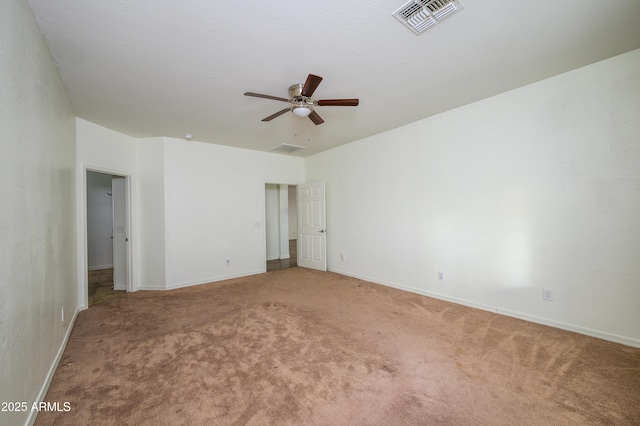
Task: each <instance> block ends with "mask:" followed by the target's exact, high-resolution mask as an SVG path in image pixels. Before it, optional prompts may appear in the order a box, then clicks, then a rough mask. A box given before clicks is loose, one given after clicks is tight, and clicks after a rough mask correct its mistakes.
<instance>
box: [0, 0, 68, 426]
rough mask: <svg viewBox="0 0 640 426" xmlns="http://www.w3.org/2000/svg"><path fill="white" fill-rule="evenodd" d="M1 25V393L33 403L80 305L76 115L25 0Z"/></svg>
mask: <svg viewBox="0 0 640 426" xmlns="http://www.w3.org/2000/svg"><path fill="white" fill-rule="evenodd" d="M0 28H1V29H2V30H1V31H2V35H1V36H0V99H1V101H0V182H1V183H0V198H1V199H2V202H1V203H0V234H1V238H0V252H1V253H2V256H0V294H1V295H2V297H0V354H1V356H2V363H1V364H0V383H1V384H2V385H1V386H0V401H14V402H15V401H17V402H26V403H27V404H28V408H29V410H30V409H31V404H32V403H33V402H34V400H36V399H37V398H39V396H40V392H41V390H42V387H43V383H45V382H46V380H47V377H48V374H49V372H50V369H51V367H52V366H53V364H54V363H55V361H56V356H57V354H58V351H59V350H60V348H61V345H62V344H63V341H64V338H65V334H66V332H67V331H68V329H69V326H70V324H71V320H72V318H73V316H74V314H75V312H76V307H77V300H76V290H77V284H76V283H77V276H76V274H77V270H76V239H75V237H76V234H75V220H76V216H75V179H74V176H75V174H74V168H75V124H74V123H75V120H74V115H73V111H72V109H71V106H70V104H69V102H68V100H67V97H66V95H65V92H64V89H63V87H62V84H61V83H60V80H59V78H58V74H57V72H56V69H55V67H54V64H53V61H52V59H51V56H50V54H49V51H48V48H47V46H46V44H45V42H44V40H43V38H42V36H41V34H40V32H39V30H38V28H37V26H36V24H35V21H34V19H33V16H32V15H31V11H30V10H29V7H28V5H27V2H26V1H23V0H6V1H2V2H0ZM63 309H64V319H63V318H62V310H63ZM30 415H32V413H30V412H29V411H27V412H24V411H21V412H0V423H1V424H7V425H8V424H20V423H24V422H25V421H26V420H27V419H28V417H29V416H30Z"/></svg>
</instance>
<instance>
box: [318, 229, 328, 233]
mask: <svg viewBox="0 0 640 426" xmlns="http://www.w3.org/2000/svg"><path fill="white" fill-rule="evenodd" d="M318 232H319V233H321V234H322V233H324V232H327V230H326V229H321V230H319V231H318Z"/></svg>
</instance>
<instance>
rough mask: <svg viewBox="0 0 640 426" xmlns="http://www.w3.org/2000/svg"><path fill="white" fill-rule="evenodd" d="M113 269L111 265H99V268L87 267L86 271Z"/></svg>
mask: <svg viewBox="0 0 640 426" xmlns="http://www.w3.org/2000/svg"><path fill="white" fill-rule="evenodd" d="M111 268H113V264H111V265H100V266H89V267H88V268H87V269H89V270H90V271H99V270H100V269H111Z"/></svg>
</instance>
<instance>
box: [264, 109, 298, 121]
mask: <svg viewBox="0 0 640 426" xmlns="http://www.w3.org/2000/svg"><path fill="white" fill-rule="evenodd" d="M289 111H291V108H285V109H282V110H280V111H278V112H276V113H275V114H271V115H270V116H268V117H266V118H263V119H262V121H271V120H273V119H274V118H276V117H280V116H281V115H282V114H284V113H285V112H289Z"/></svg>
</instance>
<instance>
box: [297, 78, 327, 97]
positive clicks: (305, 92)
mask: <svg viewBox="0 0 640 426" xmlns="http://www.w3.org/2000/svg"><path fill="white" fill-rule="evenodd" d="M321 81H322V77H320V76H319V75H314V74H309V76H308V77H307V81H305V82H304V86H302V93H301V95H302V96H306V97H308V98H310V97H311V95H313V92H315V91H316V89H317V88H318V86H319V85H320V82H321Z"/></svg>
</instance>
